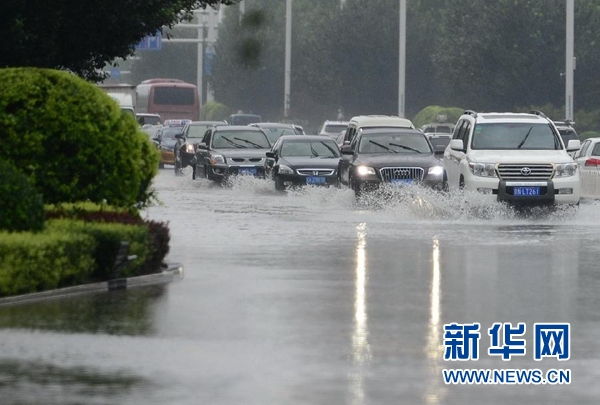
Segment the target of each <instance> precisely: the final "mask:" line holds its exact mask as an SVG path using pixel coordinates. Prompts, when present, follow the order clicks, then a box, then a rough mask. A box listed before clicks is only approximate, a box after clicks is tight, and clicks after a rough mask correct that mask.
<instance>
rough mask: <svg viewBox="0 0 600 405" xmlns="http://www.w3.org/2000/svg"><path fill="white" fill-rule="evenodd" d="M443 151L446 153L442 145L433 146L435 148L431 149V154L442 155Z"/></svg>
mask: <svg viewBox="0 0 600 405" xmlns="http://www.w3.org/2000/svg"><path fill="white" fill-rule="evenodd" d="M445 151H446V147H445V146H444V145H435V148H434V149H433V154H434V155H443V154H444V152H445Z"/></svg>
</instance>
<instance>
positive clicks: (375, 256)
mask: <svg viewBox="0 0 600 405" xmlns="http://www.w3.org/2000/svg"><path fill="white" fill-rule="evenodd" d="M156 189H157V191H158V196H159V199H160V200H161V201H162V205H160V206H155V207H151V208H149V209H148V210H146V211H145V212H144V215H145V216H147V217H148V218H151V219H154V220H161V221H168V222H169V225H170V229H171V251H170V254H169V258H168V259H169V260H171V261H177V262H182V263H183V264H184V267H185V278H184V279H183V280H182V281H180V282H176V283H173V284H171V285H168V286H166V287H159V288H145V289H136V290H130V291H125V292H123V291H121V292H113V293H101V294H94V295H87V296H79V297H70V298H66V299H58V300H52V301H47V302H38V303H32V304H22V305H15V306H7V307H0V328H1V329H0V403H1V404H3V405H4V404H41V403H43V404H61V405H63V404H80V403H85V404H167V403H168V404H174V405H179V404H182V405H183V404H190V405H191V404H209V405H212V404H219V405H221V404H222V405H237V404H240V405H241V404H244V405H250V404H252V405H253V404H257V405H258V404H261V405H264V404H282V405H283V404H286V405H287V404H357V405H364V404H464V403H473V404H521V403H526V404H598V403H600V386H598V384H597V381H598V380H599V378H600V340H599V339H598V337H599V336H600V311H599V308H600V270H598V268H599V266H598V263H599V262H600V204H598V203H595V202H586V203H585V204H582V205H581V207H580V208H579V209H578V210H576V211H573V210H568V209H567V210H557V211H556V212H553V213H540V212H534V213H533V214H531V215H523V214H516V213H514V212H513V211H512V210H510V209H508V208H507V207H504V206H501V205H498V204H489V203H486V202H484V201H479V200H478V198H475V197H472V196H464V195H454V196H440V195H436V194H434V193H432V192H429V191H427V190H414V191H413V192H410V193H405V194H404V195H403V196H402V195H401V194H398V193H393V194H392V195H391V196H387V199H386V200H385V202H382V200H378V199H372V200H367V201H360V202H358V203H357V202H356V201H355V199H354V195H353V193H352V192H351V191H349V190H346V189H342V190H337V189H332V190H329V189H310V190H303V191H297V192H290V193H288V194H287V195H281V194H277V193H275V192H274V191H273V187H272V184H270V183H269V182H267V181H261V180H255V179H240V180H239V181H236V182H235V184H234V185H233V186H232V187H230V188H221V187H218V186H214V185H212V184H209V183H208V182H206V181H204V180H199V181H192V180H191V175H190V173H189V172H187V175H186V176H185V177H175V176H174V175H173V171H172V170H162V171H161V173H160V175H159V176H158V177H157V179H156ZM474 322H479V323H480V324H481V340H480V346H481V347H480V357H479V360H478V361H465V362H452V361H444V351H445V347H444V337H443V333H444V324H449V323H459V324H461V323H474ZM495 322H511V323H512V324H513V325H515V326H516V324H517V323H518V322H523V323H525V324H526V327H527V333H526V334H525V336H524V338H525V339H526V348H527V349H526V350H527V351H526V355H524V356H515V357H513V358H512V360H511V361H503V360H502V359H501V358H500V357H498V356H490V355H488V353H487V348H488V347H489V345H490V337H489V336H488V334H487V329H488V328H490V327H491V326H492V324H494V323H495ZM541 322H544V323H567V322H568V323H570V328H571V346H570V348H571V353H570V359H569V360H567V361H558V360H557V359H555V358H545V359H543V360H542V361H534V359H533V352H534V342H533V333H532V331H533V328H534V324H535V323H541ZM451 368H454V369H459V368H470V369H508V368H510V369H537V368H539V369H542V370H544V371H546V370H548V369H552V368H556V369H569V370H571V373H572V380H571V383H570V384H568V385H567V384H563V385H525V384H521V385H519V384H518V385H447V384H445V383H444V380H443V377H442V370H444V369H451Z"/></svg>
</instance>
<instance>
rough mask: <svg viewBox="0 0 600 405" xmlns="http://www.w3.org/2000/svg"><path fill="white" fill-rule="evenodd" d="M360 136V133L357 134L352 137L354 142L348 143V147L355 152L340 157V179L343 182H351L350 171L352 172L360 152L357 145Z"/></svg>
mask: <svg viewBox="0 0 600 405" xmlns="http://www.w3.org/2000/svg"><path fill="white" fill-rule="evenodd" d="M360 138H361V135H360V134H358V135H356V136H355V137H354V139H352V142H350V145H348V147H349V148H350V149H351V150H352V152H353V153H352V154H342V157H341V158H340V163H339V170H340V179H341V181H342V183H343V184H349V183H350V173H351V172H352V166H353V165H354V162H355V160H356V155H357V153H358V148H357V145H358V144H359V142H360Z"/></svg>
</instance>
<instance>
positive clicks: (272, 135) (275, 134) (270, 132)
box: [262, 128, 299, 143]
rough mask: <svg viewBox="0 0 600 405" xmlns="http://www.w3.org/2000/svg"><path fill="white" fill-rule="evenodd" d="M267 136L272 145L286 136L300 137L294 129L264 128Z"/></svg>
mask: <svg viewBox="0 0 600 405" xmlns="http://www.w3.org/2000/svg"><path fill="white" fill-rule="evenodd" d="M262 130H263V131H264V132H265V133H266V134H267V138H269V141H270V142H271V143H274V142H275V141H277V140H278V139H279V138H281V137H282V136H284V135H299V134H298V132H296V130H295V129H294V128H262Z"/></svg>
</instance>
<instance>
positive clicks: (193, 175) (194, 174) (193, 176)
mask: <svg viewBox="0 0 600 405" xmlns="http://www.w3.org/2000/svg"><path fill="white" fill-rule="evenodd" d="M192 180H196V165H193V166H192Z"/></svg>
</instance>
